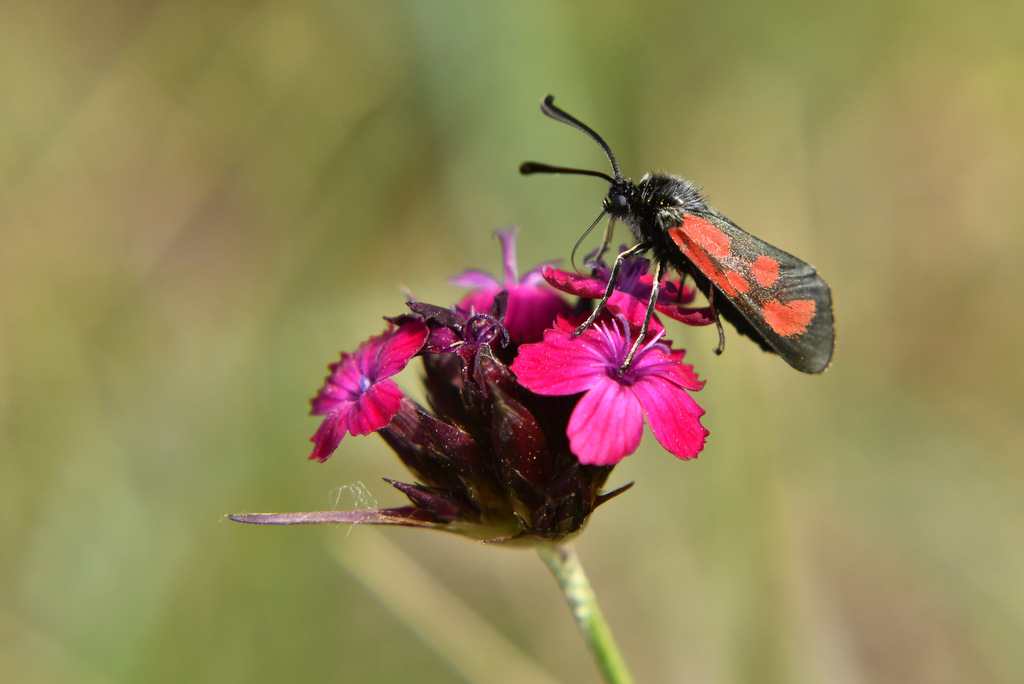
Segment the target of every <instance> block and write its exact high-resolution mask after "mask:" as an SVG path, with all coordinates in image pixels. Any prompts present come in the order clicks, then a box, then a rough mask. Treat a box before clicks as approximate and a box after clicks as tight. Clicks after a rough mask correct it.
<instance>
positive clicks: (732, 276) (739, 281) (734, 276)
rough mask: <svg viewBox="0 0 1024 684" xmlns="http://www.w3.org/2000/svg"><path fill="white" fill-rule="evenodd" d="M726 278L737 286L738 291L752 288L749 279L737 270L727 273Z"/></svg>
mask: <svg viewBox="0 0 1024 684" xmlns="http://www.w3.org/2000/svg"><path fill="white" fill-rule="evenodd" d="M725 278H726V280H728V281H729V284H730V285H732V286H733V287H734V288H736V291H737V292H747V291H749V290H750V285H749V284H748V283H747V279H746V278H744V277H743V276H742V275H740V274H739V273H736V272H735V271H729V272H728V273H726V274H725Z"/></svg>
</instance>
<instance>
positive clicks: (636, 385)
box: [231, 231, 707, 543]
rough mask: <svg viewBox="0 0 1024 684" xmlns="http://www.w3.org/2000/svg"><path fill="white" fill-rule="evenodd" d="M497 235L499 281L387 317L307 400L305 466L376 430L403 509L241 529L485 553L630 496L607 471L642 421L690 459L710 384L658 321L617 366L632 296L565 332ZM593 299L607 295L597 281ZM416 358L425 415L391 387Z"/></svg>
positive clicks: (558, 304)
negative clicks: (414, 535)
mask: <svg viewBox="0 0 1024 684" xmlns="http://www.w3.org/2000/svg"><path fill="white" fill-rule="evenodd" d="M498 235H499V238H500V239H501V243H502V250H503V252H504V256H505V271H506V272H505V278H504V282H503V283H498V282H497V281H496V280H494V279H493V278H490V276H485V275H483V274H480V273H479V272H467V273H464V274H463V275H462V276H460V277H459V278H458V279H456V281H455V282H457V283H458V284H461V285H467V286H470V287H474V288H476V290H475V291H474V292H471V293H470V294H468V295H467V296H466V297H464V298H463V299H462V301H461V302H459V304H457V305H455V306H452V307H450V308H445V307H440V306H435V305H433V304H428V303H425V302H415V301H413V302H409V304H408V306H409V312H407V313H405V314H402V315H399V316H395V317H391V318H388V319H387V320H388V321H389V324H388V328H387V329H386V330H385V332H384V333H383V334H382V335H379V336H377V337H373V338H371V339H370V340H368V341H367V342H365V343H364V344H362V345H361V346H360V347H359V348H358V349H357V350H356V351H355V352H354V353H352V354H348V353H345V354H342V356H341V360H340V361H339V362H338V363H335V364H334V365H332V366H331V375H330V376H329V377H328V378H327V381H326V383H325V384H324V387H323V388H322V389H321V390H320V392H319V393H318V394H317V396H316V397H315V398H314V399H313V413H314V414H317V415H324V416H325V418H324V420H323V423H322V424H321V426H320V429H319V430H317V432H316V434H315V435H314V436H313V442H315V444H316V446H315V448H314V450H313V455H312V457H311V458H313V459H316V460H319V461H324V460H326V459H327V458H328V457H329V456H330V455H331V453H332V452H333V451H334V450H335V449H336V448H337V447H338V445H339V444H340V443H341V441H342V438H343V437H344V436H345V435H346V434H352V435H363V434H367V433H370V432H377V433H378V434H379V435H380V436H381V437H382V438H383V439H384V441H385V442H386V443H387V444H388V446H389V447H391V449H392V450H393V451H394V452H395V454H396V455H397V456H398V458H399V459H400V460H401V462H402V463H403V465H404V466H405V467H406V468H407V469H408V470H409V471H410V472H411V473H412V475H413V478H414V482H413V483H404V482H398V481H394V480H387V482H388V483H389V484H391V485H392V486H393V487H395V488H396V489H398V490H399V491H400V492H402V493H403V494H404V495H405V496H406V497H407V498H408V500H409V503H408V504H407V505H404V506H399V507H396V508H379V509H378V508H374V509H369V510H354V511H323V512H318V513H270V514H253V515H236V516H231V517H232V518H233V519H234V520H239V521H242V522H251V523H262V524H303V523H323V522H333V523H348V524H377V525H405V526H412V527H425V528H433V529H440V530H445V531H449V532H457V533H460V534H464V535H467V536H469V537H472V538H474V539H478V540H484V541H490V542H510V543H511V542H517V543H524V542H534V543H535V542H537V541H538V540H539V541H544V542H551V541H561V540H564V539H566V538H567V537H569V536H571V535H574V534H576V533H578V532H579V531H580V530H581V529H582V528H583V526H584V524H585V523H586V521H587V520H588V518H589V516H590V514H591V513H592V512H593V511H594V509H596V508H597V507H598V506H600V505H601V504H603V503H604V502H606V501H608V500H609V499H611V498H612V497H613V496H616V495H617V494H619V493H620V492H622V491H624V490H625V489H628V487H629V486H630V485H626V486H625V487H620V488H619V489H616V490H614V491H611V492H605V491H603V487H604V485H605V482H606V481H607V479H608V476H609V475H610V474H611V471H612V466H614V464H616V463H618V462H619V461H620V460H621V459H622V458H623V457H624V456H626V455H627V454H630V453H632V452H633V451H635V450H636V448H637V446H638V444H639V442H640V439H641V436H642V433H643V425H644V417H645V416H646V419H647V422H648V423H649V424H650V426H651V429H652V430H653V432H654V435H655V437H656V438H657V439H658V441H659V442H661V444H662V445H664V446H665V447H666V448H667V449H668V450H669V451H670V452H672V453H673V454H675V455H676V456H679V457H680V458H693V457H694V456H696V455H697V452H699V451H700V449H701V447H702V446H703V444H704V438H705V436H706V435H707V431H706V430H704V428H703V427H702V426H701V425H700V422H699V420H700V417H701V415H702V414H703V410H702V409H701V408H700V407H699V406H697V404H696V402H695V401H694V400H693V398H692V397H691V396H690V395H689V392H692V391H696V390H698V389H700V387H701V386H702V384H703V383H701V382H700V381H698V380H697V377H696V375H695V374H694V373H693V369H692V368H691V367H690V366H689V365H686V364H684V363H682V357H683V352H682V351H674V350H672V349H671V347H670V346H669V345H668V343H667V342H666V341H664V340H663V339H662V336H663V334H664V333H663V328H662V327H661V326H660V324H658V325H657V326H656V327H652V330H651V332H650V333H649V334H648V335H647V337H646V339H645V340H644V342H643V344H642V345H641V346H640V347H639V350H638V351H637V353H636V355H635V356H634V358H633V360H632V362H631V363H630V365H629V366H628V367H626V368H625V369H622V364H623V362H624V360H625V358H626V354H627V353H628V351H629V349H630V347H631V338H635V337H636V335H637V334H638V330H639V327H640V321H642V318H643V315H642V314H643V311H642V310H640V311H639V312H638V313H637V312H635V311H634V310H635V307H633V306H632V304H631V303H630V299H637V298H636V297H635V296H634V294H633V291H634V289H635V288H634V289H631V290H630V293H622V299H616V300H615V303H613V304H609V307H608V311H609V312H611V313H612V314H616V315H614V316H613V315H610V314H609V313H605V314H603V315H602V317H600V318H599V319H598V320H597V322H596V324H595V325H594V326H592V327H591V328H589V329H587V330H586V331H584V332H583V334H581V335H579V336H578V337H577V336H574V334H573V330H574V329H573V327H572V326H571V325H570V323H569V321H568V319H567V318H566V316H567V315H568V311H569V305H568V304H567V303H566V302H565V301H564V300H563V299H562V297H561V296H560V295H559V294H557V293H556V292H554V291H552V290H551V289H549V288H548V286H547V285H546V284H544V283H543V282H541V280H540V276H539V271H537V270H535V271H531V272H529V273H528V274H527V275H525V276H523V277H522V278H517V277H516V275H515V240H514V233H513V232H511V231H508V232H503V233H499V234H498ZM631 268H632V267H631ZM546 273H547V274H548V275H547V276H546V277H547V279H548V281H549V282H553V281H554V282H553V284H556V286H557V283H559V282H561V283H563V284H564V283H565V282H570V281H571V283H574V285H573V286H574V287H578V288H582V290H581V294H583V293H584V291H585V293H586V294H584V296H593V295H592V294H591V292H592V290H593V287H594V283H598V282H599V279H600V275H598V276H596V277H595V278H592V279H589V280H587V279H574V278H575V277H573V278H569V277H568V274H562V275H552V274H556V273H558V274H560V273H561V272H556V271H554V270H550V269H549V270H548V271H546ZM630 277H631V278H632V276H630ZM636 279H639V280H638V282H640V281H642V279H641V278H640V276H637V278H636ZM636 279H634V280H636ZM591 281H593V282H591ZM638 287H640V288H641V289H642V287H643V286H642V285H640V286H638ZM587 288H590V289H587ZM598 288H599V289H600V292H598V293H597V295H596V296H601V294H603V288H604V285H598ZM647 288H648V293H649V291H650V284H648V285H647ZM563 289H564V288H563ZM679 301H682V300H679ZM626 311H630V312H634V313H637V315H638V316H639V318H640V321H637V320H631V318H630V316H629V315H627V313H625V312H626ZM416 356H418V357H420V359H421V361H422V364H423V365H422V368H423V375H422V378H423V384H424V387H425V391H426V399H427V401H426V405H425V406H423V405H420V404H418V403H417V402H415V401H413V400H411V399H409V398H408V397H406V396H404V395H403V394H402V392H401V390H399V388H398V386H397V385H396V384H395V382H394V381H393V380H392V379H391V377H392V376H393V375H395V374H396V373H398V372H399V371H401V370H402V369H403V368H404V367H405V366H406V365H407V364H408V363H409V361H410V360H411V359H412V358H413V357H416Z"/></svg>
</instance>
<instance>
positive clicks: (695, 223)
mask: <svg viewBox="0 0 1024 684" xmlns="http://www.w3.org/2000/svg"><path fill="white" fill-rule="evenodd" d="M682 228H683V232H684V233H686V235H687V236H688V237H689V238H690V240H692V241H693V242H695V243H697V244H698V245H700V248H701V249H702V250H704V251H705V252H707V253H708V254H710V255H711V256H713V257H718V258H719V259H724V258H725V257H727V256H729V254H730V253H731V252H732V238H730V237H729V236H728V235H726V234H725V233H723V232H722V230H721V229H720V228H719V227H718V226H716V225H715V224H713V223H710V222H709V221H705V220H704V219H702V218H699V217H697V216H694V215H693V214H687V215H685V216H684V217H683V226H682Z"/></svg>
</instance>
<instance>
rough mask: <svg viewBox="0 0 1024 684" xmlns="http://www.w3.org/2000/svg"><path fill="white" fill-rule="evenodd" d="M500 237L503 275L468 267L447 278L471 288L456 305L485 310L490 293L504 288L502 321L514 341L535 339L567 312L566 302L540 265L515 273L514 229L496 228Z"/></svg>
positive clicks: (491, 299) (490, 300)
mask: <svg viewBox="0 0 1024 684" xmlns="http://www.w3.org/2000/svg"><path fill="white" fill-rule="evenodd" d="M494 234H495V235H496V236H497V237H498V239H499V240H500V241H501V252H502V261H503V262H504V269H503V270H504V274H503V279H502V281H501V282H499V281H498V280H497V279H496V278H495V277H493V276H492V275H490V274H489V273H485V272H484V271H477V270H471V271H466V272H465V273H463V274H462V275H459V276H456V277H454V278H452V279H451V281H450V282H451V283H452V284H453V285H459V286H461V287H468V288H472V289H473V291H472V292H470V293H469V294H467V295H466V296H465V297H463V298H462V300H461V301H460V302H459V303H458V308H459V309H461V310H462V311H464V312H466V313H467V314H469V313H489V312H490V311H491V307H492V306H493V305H494V297H495V295H497V294H498V293H499V292H501V291H502V290H505V291H507V292H508V308H507V309H506V310H505V318H504V320H503V321H502V324H503V325H504V327H505V329H506V330H507V331H508V333H509V335H510V336H511V338H512V340H513V341H514V342H516V343H522V342H538V341H540V339H541V337H543V335H544V330H545V329H546V328H548V327H550V326H551V321H553V320H555V317H556V316H558V315H567V314H568V313H569V305H568V304H567V303H566V302H565V300H564V299H562V297H561V296H560V295H559V294H558V293H557V292H555V291H554V290H552V289H551V288H550V287H548V286H547V285H546V284H545V283H544V278H543V277H542V276H541V269H540V268H536V269H534V270H532V271H528V272H527V273H524V274H523V276H522V277H519V275H518V273H517V264H516V230H515V228H510V229H508V230H498V231H495V233H494Z"/></svg>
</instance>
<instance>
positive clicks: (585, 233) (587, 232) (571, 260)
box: [569, 211, 608, 272]
mask: <svg viewBox="0 0 1024 684" xmlns="http://www.w3.org/2000/svg"><path fill="white" fill-rule="evenodd" d="M607 213H608V212H607V211H602V212H601V213H600V214H599V215H598V217H597V218H596V219H594V222H593V223H591V224H590V227H589V228H587V229H586V230H585V231H583V235H580V239H579V240H577V241H576V244H575V245H573V246H572V255H570V256H569V263H570V264H572V267H573V270H575V271H577V272H578V271H579V270H580V269H579V268H577V267H576V250H577V249H579V248H580V245H581V244H583V241H584V240H585V239H586V237H587V236H588V235H590V231H592V230H594V226H596V225H597V224H598V222H599V221H600V220H601V219H603V218H604V215H605V214H607ZM598 258H600V255H599V256H598Z"/></svg>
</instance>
